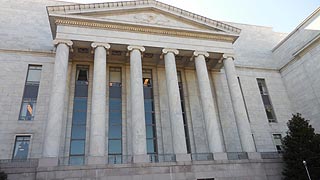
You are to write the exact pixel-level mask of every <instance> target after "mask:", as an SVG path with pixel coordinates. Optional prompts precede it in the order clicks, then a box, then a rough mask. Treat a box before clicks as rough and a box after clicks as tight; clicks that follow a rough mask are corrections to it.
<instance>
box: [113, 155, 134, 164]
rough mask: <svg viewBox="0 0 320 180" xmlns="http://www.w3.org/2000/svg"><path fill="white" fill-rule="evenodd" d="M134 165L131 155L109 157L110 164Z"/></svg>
mask: <svg viewBox="0 0 320 180" xmlns="http://www.w3.org/2000/svg"><path fill="white" fill-rule="evenodd" d="M130 163H132V156H131V155H108V164H130Z"/></svg>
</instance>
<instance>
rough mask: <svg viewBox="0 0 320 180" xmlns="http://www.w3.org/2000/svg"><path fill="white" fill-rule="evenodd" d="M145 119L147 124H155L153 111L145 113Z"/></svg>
mask: <svg viewBox="0 0 320 180" xmlns="http://www.w3.org/2000/svg"><path fill="white" fill-rule="evenodd" d="M145 119H146V125H152V124H154V118H153V113H152V112H146V113H145Z"/></svg>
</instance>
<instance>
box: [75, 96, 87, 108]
mask: <svg viewBox="0 0 320 180" xmlns="http://www.w3.org/2000/svg"><path fill="white" fill-rule="evenodd" d="M73 109H74V111H87V98H74V104H73Z"/></svg>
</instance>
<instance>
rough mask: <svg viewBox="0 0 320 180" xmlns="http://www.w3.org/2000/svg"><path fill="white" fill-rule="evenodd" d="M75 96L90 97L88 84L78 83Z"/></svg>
mask: <svg viewBox="0 0 320 180" xmlns="http://www.w3.org/2000/svg"><path fill="white" fill-rule="evenodd" d="M75 91H76V92H75V95H74V97H88V85H86V84H77V85H76V90H75Z"/></svg>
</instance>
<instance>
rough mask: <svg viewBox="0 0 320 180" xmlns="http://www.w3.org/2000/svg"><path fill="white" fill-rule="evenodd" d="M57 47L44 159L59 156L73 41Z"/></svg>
mask: <svg viewBox="0 0 320 180" xmlns="http://www.w3.org/2000/svg"><path fill="white" fill-rule="evenodd" d="M58 43H59V44H58V45H57V50H56V57H55V62H54V70H53V74H52V75H53V80H52V88H51V94H50V103H49V112H48V120H47V125H46V131H45V136H44V138H45V139H44V146H43V157H45V158H52V157H54V158H57V157H58V156H59V146H60V137H61V128H62V123H63V112H64V104H65V103H64V99H65V97H64V96H65V92H66V81H67V71H68V59H69V46H68V45H70V46H71V45H72V42H71V41H67V43H60V42H58ZM67 44H68V45H67Z"/></svg>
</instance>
